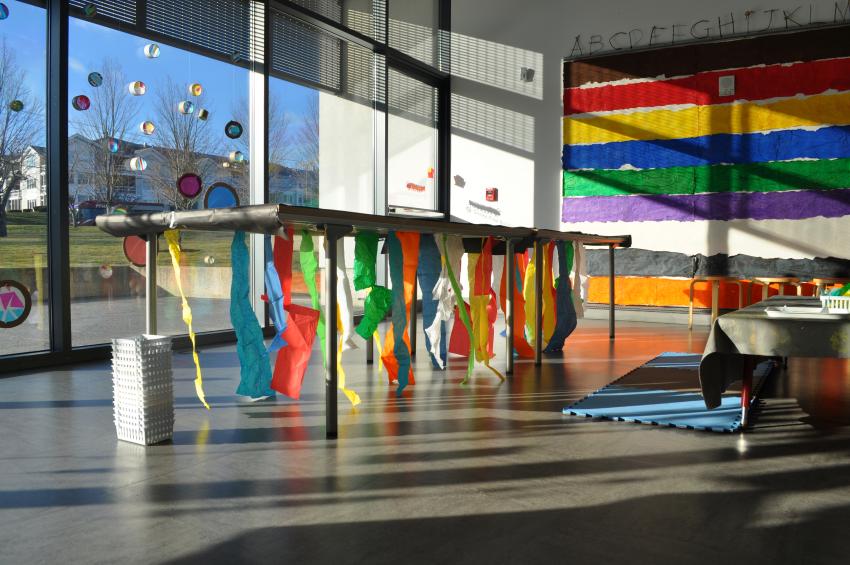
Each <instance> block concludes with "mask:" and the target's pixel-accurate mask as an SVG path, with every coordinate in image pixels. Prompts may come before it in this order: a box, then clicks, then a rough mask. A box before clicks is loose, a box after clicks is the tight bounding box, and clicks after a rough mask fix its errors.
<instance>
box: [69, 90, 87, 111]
mask: <svg viewBox="0 0 850 565" xmlns="http://www.w3.org/2000/svg"><path fill="white" fill-rule="evenodd" d="M71 106H73V107H74V110H78V111H80V112H83V111H85V110H88V109H89V107H90V106H91V100H89V97H88V96H86V95H85V94H79V95H77V96H74V98H73V99H71Z"/></svg>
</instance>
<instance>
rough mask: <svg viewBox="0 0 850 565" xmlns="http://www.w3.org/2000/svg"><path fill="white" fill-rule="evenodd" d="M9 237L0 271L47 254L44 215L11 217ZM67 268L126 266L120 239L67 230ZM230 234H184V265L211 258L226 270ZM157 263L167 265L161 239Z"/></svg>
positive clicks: (0, 242)
mask: <svg viewBox="0 0 850 565" xmlns="http://www.w3.org/2000/svg"><path fill="white" fill-rule="evenodd" d="M7 217H8V220H9V222H8V226H9V237H5V238H0V269H2V268H26V267H32V266H33V265H34V264H35V262H36V261H37V259H36V258H35V255H37V254H41V255H44V256H45V257H44V259H43V264H46V262H47V260H46V254H47V214H46V213H44V212H24V213H12V214H9V215H8V216H7ZM68 235H69V238H70V239H69V246H70V251H71V266H72V267H81V266H90V265H93V266H98V265H103V264H108V265H120V264H125V263H127V259H126V258H125V257H124V251H123V247H122V241H123V240H122V238H120V237H113V236H111V235H109V234H106V233H104V232H102V231H100V230H99V229H97V228H96V227H94V226H81V227H76V228H74V227H72V228H70V229H69V230H68ZM232 238H233V236H232V235H231V234H230V233H203V232H186V233H184V234H183V239H182V244H183V249H184V251H185V253H186V259H187V264H189V265H200V264H204V258H205V257H208V256H210V257H213V258H214V259H215V263H214V264H215V266H217V267H228V266H230V242H231V240H232ZM160 261H165V262H168V261H170V259H169V257H168V249H167V248H166V246H165V241H164V239H160Z"/></svg>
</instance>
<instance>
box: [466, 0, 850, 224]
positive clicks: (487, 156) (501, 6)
mask: <svg viewBox="0 0 850 565" xmlns="http://www.w3.org/2000/svg"><path fill="white" fill-rule="evenodd" d="M844 2H845V0H842V1H841V2H840V3H839V4H840V7H841V10H846V9H847V4H846V3H844ZM798 6H799V7H800V9H799V10H798V11H797V12H796V13H795V14H794V15H793V18H796V19H797V20H801V21H802V22H803V23H807V22H808V19H809V14H810V7H811V14H812V16H813V18H814V20H815V21H832V20H833V17H834V15H835V2H834V1H833V0H829V1H827V0H813V1H812V2H810V3H807V2H795V1H791V0H773V1H772V2H769V3H767V2H747V3H742V2H741V1H740V0H713V1H712V2H705V1H697V0H644V1H634V0H631V1H629V0H596V1H594V2H586V1H584V2H578V1H576V0H524V1H523V2H517V1H516V0H453V1H452V47H451V53H452V74H453V86H452V98H453V100H452V122H453V125H454V128H453V131H454V135H453V139H452V144H453V145H452V174H453V175H455V174H459V175H461V176H463V177H464V179H465V181H466V183H467V187H466V188H465V189H459V188H457V187H453V188H452V191H453V194H452V213H453V214H455V215H458V216H460V217H464V218H465V219H469V220H470V221H478V222H481V221H484V220H482V219H480V218H475V217H474V216H469V214H467V213H466V212H465V211H464V207H463V206H460V205H459V203H460V202H463V201H464V200H468V198H467V195H466V194H460V195H459V193H460V192H461V191H462V190H466V191H467V192H475V191H479V190H480V189H481V187H482V186H483V185H484V184H486V183H488V182H500V183H501V184H500V185H499V189H500V201H501V212H502V223H505V224H508V225H511V224H526V225H530V224H534V225H535V226H537V227H546V228H558V227H559V226H560V225H561V222H560V214H561V148H562V138H561V119H560V117H561V115H562V114H563V103H562V96H563V84H562V78H561V77H562V60H563V59H564V58H565V57H567V56H569V55H570V52H571V50H573V48H574V46H575V41H576V36H578V35H580V36H581V45H582V49H583V50H584V52H585V53H586V52H587V50H589V40H590V37H591V36H592V35H597V34H598V35H600V36H602V37H601V40H602V45H605V44H606V43H607V42H608V41H609V39H610V36H611V35H612V34H614V33H616V32H620V31H625V32H628V31H630V30H633V29H640V30H642V33H643V36H644V39H643V40H642V41H643V44H645V43H647V42H648V39H649V37H650V35H651V31H652V27H653V26H665V27H668V29H667V30H661V31H659V30H656V36H657V37H658V38H660V39H663V40H665V41H670V40H671V36H670V33H671V32H670V29H669V28H670V27H671V26H672V25H673V24H677V25H685V26H686V27H685V28H677V31H678V32H679V33H686V34H687V33H689V30H690V28H691V26H692V25H693V24H694V23H696V22H698V21H699V20H702V19H706V20H709V22H710V23H711V25H712V33H713V34H714V35H713V37H714V36H716V34H717V29H716V22H717V18H718V17H720V16H722V17H723V18H724V20H723V21H726V17H727V16H728V14H729V13H730V12H731V13H733V14H734V17H735V19H736V20H737V22H738V25H739V26H740V25H741V22H742V21H744V20H745V19H746V18H745V16H744V11H745V10H753V11H754V12H755V13H754V14H753V15H752V16H751V28H756V27H760V28H764V27H765V26H766V25H767V24H768V23H769V20H768V18H769V17H770V14H769V13H768V14H766V13H765V12H764V10H769V9H778V10H780V11H779V12H774V14H773V17H774V18H775V19H774V22H773V23H772V26H773V27H774V28H776V27H777V26H781V27H784V25H785V21H784V18H783V15H782V12H781V10H786V11H788V12H792V11H793V10H794V9H795V8H797V7H798ZM848 21H850V20H848ZM793 25H794V24H793V22H789V26H791V27H793ZM706 26H707V24H706V23H702V24H700V25H699V26H698V27H697V28H696V29H695V31H696V32H697V33H700V30H704V29H705V28H706ZM727 29H728V28H727ZM703 33H704V31H703ZM633 36H634V37H637V36H638V34H637V33H635V34H633ZM622 39H623V36H619V37H618V38H616V39H615V44H617V40H622ZM598 47H599V43H596V44H595V48H598ZM608 49H609V50H610V46H609V47H608ZM575 54H576V55H577V54H578V53H575ZM523 66H531V67H532V68H534V69H535V71H536V74H535V77H534V81H533V82H532V83H523V82H521V81H520V69H521V67H523ZM488 137H489V139H490V140H491V141H490V142H487V141H486V138H488ZM470 187H472V188H471V190H470ZM473 196H475V195H474V194H473ZM482 200H483V198H482ZM485 204H486V203H485ZM600 231H603V232H604V231H606V230H600ZM607 231H611V233H613V232H614V231H616V226H612V227H611V229H610V230H607Z"/></svg>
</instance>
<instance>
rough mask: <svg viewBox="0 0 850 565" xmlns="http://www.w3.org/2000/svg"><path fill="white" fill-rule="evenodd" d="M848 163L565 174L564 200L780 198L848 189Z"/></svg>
mask: <svg viewBox="0 0 850 565" xmlns="http://www.w3.org/2000/svg"><path fill="white" fill-rule="evenodd" d="M848 174H850V159H819V160H817V161H782V162H771V163H743V164H736V165H702V166H698V167H668V168H665V169H643V170H619V169H617V170H593V171H564V191H563V195H564V196H619V195H623V194H700V193H716V192H780V191H786V190H801V189H806V190H834V189H842V188H847V176H848Z"/></svg>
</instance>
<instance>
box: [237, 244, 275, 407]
mask: <svg viewBox="0 0 850 565" xmlns="http://www.w3.org/2000/svg"><path fill="white" fill-rule="evenodd" d="M230 262H231V265H232V279H231V281H230V322H231V324H233V330H234V331H235V332H236V353H237V355H238V356H239V367H240V380H239V386H238V387H237V388H236V394H240V395H242V396H250V397H251V398H258V397H261V396H274V394H275V393H274V391H273V390H272V389H271V382H272V371H271V366H270V364H269V354H268V352H267V351H266V346H265V343H264V340H263V330H262V328H260V323H259V322H258V321H257V317H256V316H255V315H254V309H253V308H252V307H251V300H250V298H249V297H250V287H251V283H250V281H249V268H250V267H249V265H250V257H249V255H248V246H247V244H246V243H245V233H244V232H239V231H238V232H235V233H234V234H233V242H232V243H231V245H230Z"/></svg>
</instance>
